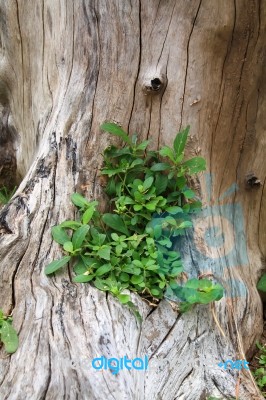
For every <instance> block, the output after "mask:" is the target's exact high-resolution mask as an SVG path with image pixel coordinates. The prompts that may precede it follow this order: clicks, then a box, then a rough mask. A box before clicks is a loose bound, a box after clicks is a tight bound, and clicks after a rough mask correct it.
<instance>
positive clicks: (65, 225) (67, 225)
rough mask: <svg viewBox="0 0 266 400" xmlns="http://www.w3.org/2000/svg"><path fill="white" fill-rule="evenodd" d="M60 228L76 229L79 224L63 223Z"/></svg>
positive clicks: (75, 222)
mask: <svg viewBox="0 0 266 400" xmlns="http://www.w3.org/2000/svg"><path fill="white" fill-rule="evenodd" d="M59 226H60V227H61V228H69V229H73V230H75V229H78V228H79V227H80V226H81V223H80V222H77V221H71V220H69V221H64V222H62V223H61V224H60V225H59Z"/></svg>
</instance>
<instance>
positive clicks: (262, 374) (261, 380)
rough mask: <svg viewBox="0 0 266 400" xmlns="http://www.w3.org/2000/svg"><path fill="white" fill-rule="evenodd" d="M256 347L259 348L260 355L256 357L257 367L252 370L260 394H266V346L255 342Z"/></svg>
mask: <svg viewBox="0 0 266 400" xmlns="http://www.w3.org/2000/svg"><path fill="white" fill-rule="evenodd" d="M256 345H257V347H258V348H259V350H260V356H259V357H257V359H258V363H259V364H260V367H259V368H256V369H255V371H254V372H253V375H254V378H255V381H256V383H257V385H258V387H259V388H260V390H261V392H262V394H263V395H264V396H265V395H266V347H265V346H263V345H261V344H260V343H258V342H256Z"/></svg>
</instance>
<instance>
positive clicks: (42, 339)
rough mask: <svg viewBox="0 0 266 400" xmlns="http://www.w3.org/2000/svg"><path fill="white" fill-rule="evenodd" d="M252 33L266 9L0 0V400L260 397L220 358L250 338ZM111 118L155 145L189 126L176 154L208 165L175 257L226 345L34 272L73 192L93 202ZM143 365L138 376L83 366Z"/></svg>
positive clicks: (194, 325) (256, 315)
mask: <svg viewBox="0 0 266 400" xmlns="http://www.w3.org/2000/svg"><path fill="white" fill-rule="evenodd" d="M265 23H266V2H265V1H264V0H252V1H250V0H241V1H240V0H235V1H229V0H225V1H215V2H214V1H212V0H204V1H202V0H191V1H189V2H187V1H186V2H184V1H176V0H167V1H165V0H163V1H160V0H145V1H144V0H139V1H137V0H123V1H120V0H110V1H107V0H105V1H103V0H99V1H89V0H83V1H82V0H77V1H70V0H60V1H54V0H43V1H40V0H36V1H30V0H8V1H5V0H1V1H0V25H1V42H0V45H1V54H0V57H1V58H0V103H1V107H2V108H4V110H5V115H8V116H9V117H8V124H9V127H8V126H7V127H6V129H7V131H8V129H9V131H12V133H13V139H12V143H13V147H14V148H15V149H16V159H17V168H18V173H19V174H20V175H22V176H24V180H23V181H22V183H21V185H20V187H19V189H18V191H17V193H16V195H15V196H14V198H13V200H12V202H11V203H10V204H9V205H8V206H7V207H6V208H4V210H3V211H2V212H1V216H0V232H1V237H0V260H1V262H0V271H1V272H0V273H1V280H0V305H1V307H3V309H4V311H6V312H11V311H13V316H14V325H15V327H16V328H17V329H18V331H19V337H20V347H19V350H18V351H17V353H15V354H14V355H12V357H9V358H2V359H1V362H0V398H1V400H4V399H9V400H21V399H33V400H35V399H36V400H40V399H47V400H55V399H71V400H72V399H83V400H86V399H88V400H94V399H95V400H101V399H108V400H109V399H119V400H120V399H121V400H124V399H125V400H129V399H134V400H137V399H139V400H145V399H158V400H159V399H162V400H173V399H179V400H182V399H184V400H199V399H206V398H208V396H209V395H213V396H217V397H219V396H220V397H222V398H231V397H234V396H236V395H237V394H239V399H241V400H244V399H260V398H262V397H261V396H260V395H259V393H258V390H257V389H256V387H255V385H254V382H253V381H252V377H251V375H250V374H249V373H244V372H241V373H240V374H239V373H238V372H235V371H232V372H228V371H224V370H223V369H222V368H220V367H218V366H217V363H218V362H219V361H222V360H224V361H225V360H227V359H229V358H231V359H242V358H245V357H248V355H250V354H251V352H252V348H253V346H254V342H255V340H256V339H257V338H258V337H259V335H260V333H261V331H262V305H261V301H260V298H259V295H258V293H257V291H256V282H257V280H258V277H259V276H260V274H261V272H262V269H263V267H264V266H265V264H264V265H263V260H265V250H266V249H265V243H266V240H265V239H266V237H265V235H266V228H265V216H266V215H265V214H266V212H265V157H264V155H265V129H266V126H265V104H266V98H265V93H266V78H265ZM157 89H158V90H157ZM110 119H111V120H114V121H116V122H118V123H121V124H122V126H123V127H124V128H125V129H127V128H129V130H130V131H131V132H134V131H137V132H139V133H141V135H142V137H143V138H144V137H145V138H149V139H151V141H152V145H153V146H154V147H155V148H156V147H157V145H158V144H170V143H171V141H172V139H173V137H174V135H175V134H176V132H177V131H178V130H179V128H180V127H182V126H186V125H187V124H190V125H191V137H190V142H189V146H188V154H189V155H196V154H201V155H203V156H204V157H206V158H207V162H208V170H209V171H211V173H212V178H213V179H212V185H210V180H209V181H208V180H206V176H204V175H202V176H201V177H200V179H199V181H197V182H196V185H197V187H198V190H199V192H200V193H201V195H202V197H203V199H204V205H208V207H207V208H206V214H204V215H203V217H202V218H201V220H198V222H196V224H195V233H194V236H193V237H192V236H191V237H190V236H188V237H187V240H186V242H185V245H183V246H182V248H183V257H184V260H185V264H186V268H187V271H188V272H191V274H193V275H196V276H197V275H199V274H202V273H207V272H212V273H213V274H214V275H215V277H216V278H217V279H218V280H220V281H221V283H223V284H224V285H225V287H226V288H227V296H226V297H225V298H224V299H223V300H221V301H220V302H219V304H216V305H215V311H216V315H217V318H218V320H219V321H220V325H221V328H222V330H223V331H224V334H225V337H223V335H222V334H221V332H220V331H219V329H218V328H217V326H216V324H215V323H214V320H213V317H212V314H211V311H210V307H209V306H202V307H197V308H196V309H195V310H194V311H192V312H190V313H188V314H186V315H184V316H180V315H178V314H177V313H176V312H175V311H173V310H172V308H171V306H170V305H169V303H168V302H167V301H163V302H161V304H160V306H159V307H158V308H157V309H156V310H155V311H153V312H152V313H151V310H150V309H149V307H148V306H147V305H146V304H144V303H143V302H142V301H141V300H140V299H139V298H138V297H136V296H135V297H134V298H135V301H136V302H137V303H138V304H139V305H140V309H141V312H142V314H143V319H144V322H143V324H142V326H141V327H140V326H139V325H138V324H137V322H136V320H135V318H134V316H133V315H132V314H131V313H130V311H128V310H127V309H125V308H124V307H122V306H121V305H119V304H118V303H117V302H116V301H115V300H114V299H113V298H112V297H110V296H106V295H105V294H104V293H102V292H99V291H98V290H96V289H94V288H92V287H91V286H90V285H75V284H73V283H72V282H71V276H72V272H71V270H69V271H68V272H66V271H64V272H62V273H59V274H57V275H56V276H55V277H53V278H47V277H46V276H45V275H44V272H43V271H44V267H45V265H46V264H47V263H48V262H50V261H51V260H53V259H55V258H57V257H59V256H60V254H61V253H60V250H59V248H58V246H57V245H56V244H54V243H53V242H52V239H51V234H50V229H51V227H52V226H53V225H55V224H57V223H59V222H61V221H62V220H64V219H66V218H67V219H70V218H72V217H73V216H74V210H73V207H72V206H71V204H70V200H69V199H70V195H71V193H72V192H73V191H74V190H75V189H77V190H81V189H83V190H84V191H85V194H86V195H87V196H89V197H91V198H93V197H100V198H102V189H101V187H100V185H99V182H98V181H97V176H98V172H99V169H100V167H101V157H100V153H101V151H102V150H103V149H104V148H105V147H106V145H107V142H108V141H109V140H110V138H109V137H107V136H106V135H103V134H101V133H100V131H99V125H100V124H101V123H102V122H103V121H104V120H110ZM5 126H6V125H5ZM249 173H253V174H254V175H255V176H256V178H258V179H259V180H260V181H261V184H260V185H259V184H257V185H253V184H252V183H253V182H254V180H252V179H251V180H250V179H249V178H246V176H247V174H249ZM248 179H249V182H246V181H247V180H248ZM206 182H207V186H206ZM233 184H237V185H238V186H239V190H238V191H236V192H234V190H233V189H234V188H232V190H229V192H227V195H228V197H226V195H224V193H225V192H226V191H227V189H228V188H229V187H230V186H231V185H233ZM210 187H211V195H209V192H210ZM230 193H231V197H230ZM219 199H220V200H219ZM217 204H218V205H217ZM236 204H241V207H242V210H243V218H242V216H241V210H240V209H239V208H237V207H236ZM226 205H227V206H228V207H227V208H226ZM239 210H240V211H239ZM242 221H243V224H242ZM213 226H215V227H216V228H217V227H218V228H219V227H220V229H221V230H222V234H223V235H224V241H225V243H224V245H223V243H222V244H220V245H218V244H216V245H214V244H213V243H212V242H210V240H209V241H208V234H212V235H214V236H215V232H216V233H217V235H220V233H221V232H219V229H218V230H217V229H216V230H215V229H214V231H215V232H212V227H213ZM208 229H209V231H208ZM208 232H209V233H208ZM214 236H212V237H214ZM220 238H221V237H220ZM246 248H247V255H245V251H246ZM230 252H231V253H230ZM228 253H230V257H229V258H228ZM145 354H147V355H148V356H149V358H150V363H149V367H150V370H149V371H147V372H146V373H144V372H141V371H121V372H120V373H119V374H118V375H112V374H111V373H110V371H108V370H107V371H103V372H99V371H94V370H93V369H92V367H91V360H92V359H93V358H94V357H97V356H98V357H99V356H101V355H104V356H106V357H122V356H124V355H127V356H128V357H129V358H134V357H136V356H137V355H139V356H143V355H145ZM3 355H4V353H3V352H2V356H3ZM71 360H72V361H73V360H74V362H75V364H72V363H71ZM239 378H240V379H239Z"/></svg>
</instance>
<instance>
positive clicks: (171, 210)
mask: <svg viewBox="0 0 266 400" xmlns="http://www.w3.org/2000/svg"><path fill="white" fill-rule="evenodd" d="M165 211H167V212H169V214H173V215H175V214H177V213H182V212H183V209H182V208H181V207H178V206H173V207H167V208H166V209H165Z"/></svg>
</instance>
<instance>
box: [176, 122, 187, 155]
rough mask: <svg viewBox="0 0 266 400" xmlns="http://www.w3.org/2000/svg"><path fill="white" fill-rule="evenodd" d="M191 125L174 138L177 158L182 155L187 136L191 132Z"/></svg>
mask: <svg viewBox="0 0 266 400" xmlns="http://www.w3.org/2000/svg"><path fill="white" fill-rule="evenodd" d="M189 128H190V127H189V126H187V127H186V128H185V129H184V130H183V131H181V132H179V133H178V134H177V135H176V137H175V140H174V149H175V152H176V159H177V158H178V157H179V156H181V155H182V153H183V151H184V149H185V146H186V142H187V137H188V133H189Z"/></svg>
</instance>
